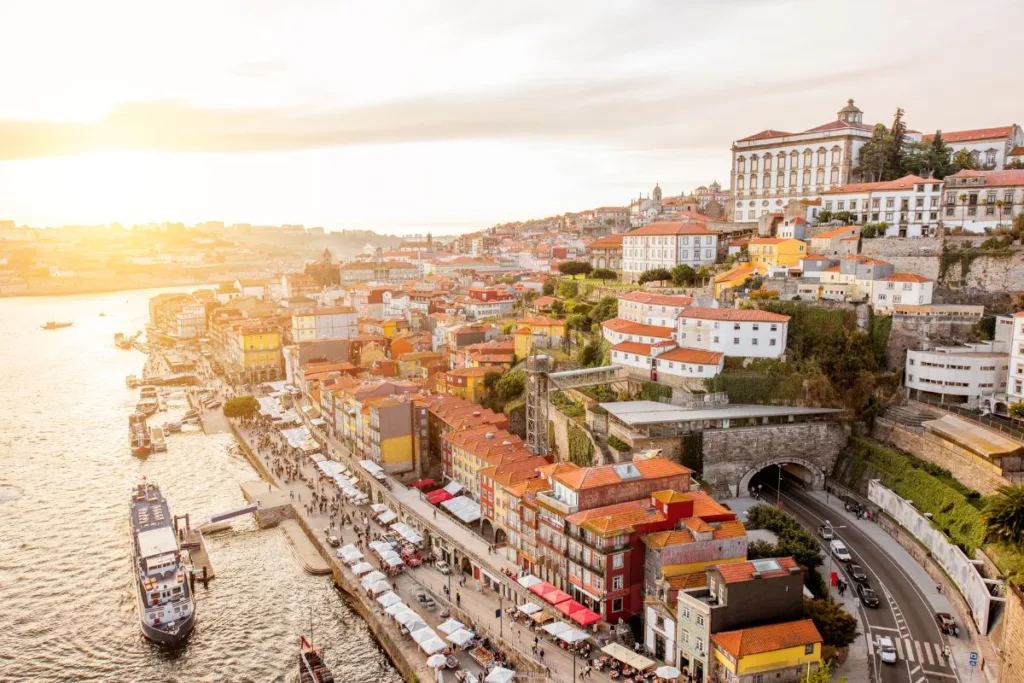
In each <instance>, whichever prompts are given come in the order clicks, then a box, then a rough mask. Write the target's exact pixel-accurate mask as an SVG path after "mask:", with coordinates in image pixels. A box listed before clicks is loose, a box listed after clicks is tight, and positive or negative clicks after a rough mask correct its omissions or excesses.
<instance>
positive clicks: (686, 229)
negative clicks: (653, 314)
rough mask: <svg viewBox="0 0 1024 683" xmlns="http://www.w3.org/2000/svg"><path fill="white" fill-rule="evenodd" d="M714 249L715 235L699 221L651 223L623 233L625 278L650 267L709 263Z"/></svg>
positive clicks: (711, 262)
mask: <svg viewBox="0 0 1024 683" xmlns="http://www.w3.org/2000/svg"><path fill="white" fill-rule="evenodd" d="M717 250H718V236H717V235H716V234H715V233H713V232H711V231H710V230H708V229H707V228H706V227H704V226H703V225H702V224H700V223H697V222H693V223H679V222H659V223H651V224H650V225H646V226H644V227H642V228H638V229H637V230H634V231H633V232H628V233H626V234H625V235H623V237H622V270H623V273H624V275H625V277H626V279H627V280H629V281H630V282H635V281H636V279H637V278H638V277H639V276H640V273H642V272H644V271H645V270H649V269H651V268H667V269H669V270H671V269H672V268H673V267H675V266H677V265H679V264H681V263H685V264H687V265H689V266H691V267H692V268H699V267H700V266H703V265H711V264H713V263H714V262H715V259H716V258H717Z"/></svg>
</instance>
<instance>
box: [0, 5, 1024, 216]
mask: <svg viewBox="0 0 1024 683" xmlns="http://www.w3.org/2000/svg"><path fill="white" fill-rule="evenodd" d="M1022 23H1024V3H1022V2H1020V0H975V1H974V2H971V3H969V4H964V3H963V2H962V1H960V0H956V1H949V0H931V1H930V2H918V1H917V0H899V1H898V2H892V0H884V1H876V0H857V1H856V2H849V1H845V0H810V1H804V0H658V1H653V0H652V1H637V2H625V1H620V2H616V1H613V0H606V1H604V2H593V0H583V1H577V0H559V1H558V2H550V0H549V1H547V2H534V1H533V0H516V1H515V2H507V1H504V2H497V1H495V2H492V1H490V0H404V1H403V2H391V1H389V0H374V1H373V2H366V1H365V0H361V1H358V2H345V1H340V0H333V1H327V0H203V1H202V2H192V1H190V0H180V1H179V2H176V3H151V2H138V0H92V1H91V2H87V3H83V2H79V1H77V0H67V1H63V2H54V1H50V0H28V1H22V0H4V2H3V3H0V26H3V27H4V39H3V40H2V41H0V63H3V64H4V65H5V67H4V68H3V69H0V93H2V96H0V219H4V218H9V219H13V220H15V221H16V222H17V223H18V224H19V225H20V224H28V225H35V226H48V225H61V224H72V223H78V224H96V223H107V222H113V221H118V222H121V223H124V224H132V223H146V222H151V221H182V222H185V223H186V224H194V223H197V222H201V221H206V220H221V221H224V222H226V223H240V222H244V223H254V224H261V225H275V224H284V223H300V224H304V225H307V226H323V227H325V228H328V229H335V230H337V229H346V228H348V229H373V230H376V231H378V232H382V233H393V234H409V233H413V232H424V231H427V230H431V231H433V232H434V233H435V234H444V233H456V232H467V231H471V230H478V229H481V228H485V227H488V226H490V225H493V224H495V223H499V222H505V221H513V220H525V219H529V218H539V217H544V216H548V215H554V214H559V213H563V212H566V211H578V210H582V209H586V208H591V207H595V206H607V205H624V204H626V203H627V202H628V201H629V200H630V198H633V197H636V196H637V195H638V194H639V193H641V192H643V193H647V192H649V191H650V190H651V188H652V187H653V186H654V184H655V183H659V184H660V185H661V187H662V189H663V190H664V192H665V194H666V195H675V194H679V193H680V192H682V191H684V190H685V191H690V190H692V189H693V188H694V187H696V186H698V185H702V184H708V183H710V182H711V181H712V180H718V181H719V182H720V183H722V185H723V186H725V185H728V176H729V164H730V153H729V146H730V144H731V143H732V141H733V140H735V139H738V138H741V137H745V136H747V135H751V134H753V133H756V132H758V131H761V130H764V129H767V128H774V129H781V130H789V131H795V130H803V129H806V128H810V127H812V126H815V125H819V124H822V123H826V122H828V121H830V120H833V119H834V118H835V112H836V111H838V109H839V108H840V107H841V106H843V105H844V104H845V102H846V100H847V99H848V98H851V97H852V98H854V99H855V100H856V103H857V106H859V107H860V108H861V109H862V110H863V111H864V120H865V122H869V123H875V122H883V123H886V124H888V123H889V122H891V119H892V115H893V112H894V111H895V109H896V108H897V107H902V108H904V109H905V111H906V121H907V123H908V125H909V126H910V127H911V128H912V129H916V130H921V131H925V132H929V131H934V130H935V129H942V130H947V131H948V130H958V129H964V128H979V127H991V126H1000V125H1008V124H1010V123H1014V122H1016V123H1022V124H1024V88H1021V83H1022V82H1024V59H1022V58H1021V57H1020V54H1019V47H1017V46H1016V45H1015V43H1014V41H1012V40H1003V39H1001V38H999V36H1000V35H1002V31H1001V29H1000V27H1002V26H1020V25H1021V24H1022Z"/></svg>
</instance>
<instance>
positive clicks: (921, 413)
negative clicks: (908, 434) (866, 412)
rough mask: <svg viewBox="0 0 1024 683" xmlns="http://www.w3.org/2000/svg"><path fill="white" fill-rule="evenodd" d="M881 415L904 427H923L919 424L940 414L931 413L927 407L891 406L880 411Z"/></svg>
mask: <svg viewBox="0 0 1024 683" xmlns="http://www.w3.org/2000/svg"><path fill="white" fill-rule="evenodd" d="M881 417H882V418H883V419H886V420H889V421H890V422H895V423H896V424H899V425H903V426H904V427H910V428H912V429H923V427H922V426H921V425H922V424H923V423H925V422H927V421H928V420H935V419H937V418H939V417H940V415H938V414H936V413H933V412H932V411H930V410H928V409H927V408H919V407H917V406H892V407H891V408H886V409H885V410H884V411H882V414H881Z"/></svg>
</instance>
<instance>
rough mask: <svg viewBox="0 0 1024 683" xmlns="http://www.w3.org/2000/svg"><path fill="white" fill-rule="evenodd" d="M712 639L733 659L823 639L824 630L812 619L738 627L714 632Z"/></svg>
mask: <svg viewBox="0 0 1024 683" xmlns="http://www.w3.org/2000/svg"><path fill="white" fill-rule="evenodd" d="M711 642H713V643H714V644H715V645H716V646H717V647H719V648H721V649H722V650H723V651H725V652H727V653H729V654H730V655H732V657H733V658H734V659H740V658H742V657H748V656H750V655H756V654H763V653H766V652H777V651H778V650H785V649H788V648H791V647H799V646H801V645H810V644H813V643H820V642H822V638H821V634H820V633H818V629H817V628H815V627H814V622H813V621H811V620H810V619H802V620H800V621H790V622H786V623H782V624H769V625H768V626H755V627H753V628H745V629H740V630H738V631H725V632H723V633H715V634H713V635H712V636H711Z"/></svg>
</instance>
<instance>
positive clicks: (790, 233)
mask: <svg viewBox="0 0 1024 683" xmlns="http://www.w3.org/2000/svg"><path fill="white" fill-rule="evenodd" d="M806 232H807V220H806V219H805V218H804V217H803V216H797V217H796V218H793V219H791V220H784V221H782V222H781V223H779V225H778V227H776V229H775V236H776V237H778V238H780V239H784V240H802V239H804V234H805V233H806Z"/></svg>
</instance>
